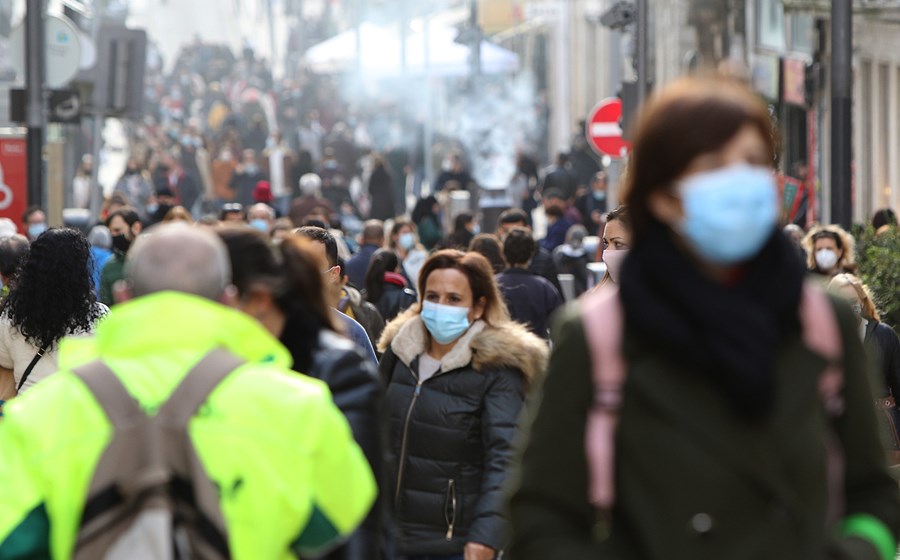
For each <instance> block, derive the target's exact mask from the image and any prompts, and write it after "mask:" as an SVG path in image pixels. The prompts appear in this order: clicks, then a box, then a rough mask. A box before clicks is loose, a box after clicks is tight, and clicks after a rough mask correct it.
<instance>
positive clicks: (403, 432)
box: [379, 250, 547, 560]
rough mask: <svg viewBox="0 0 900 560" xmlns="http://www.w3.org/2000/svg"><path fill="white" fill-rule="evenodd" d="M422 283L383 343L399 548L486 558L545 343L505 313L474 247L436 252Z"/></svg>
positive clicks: (501, 533)
mask: <svg viewBox="0 0 900 560" xmlns="http://www.w3.org/2000/svg"><path fill="white" fill-rule="evenodd" d="M419 292H420V294H421V301H420V302H419V303H417V304H416V305H414V306H413V307H412V308H410V309H409V310H408V311H407V312H406V313H404V314H402V315H400V316H399V317H397V318H396V319H395V320H394V321H393V322H391V323H390V324H388V326H387V327H386V328H385V332H384V335H383V337H382V339H381V342H380V344H379V347H380V349H381V350H382V351H383V352H384V356H383V357H382V361H381V374H382V376H383V378H384V379H385V382H386V384H387V393H386V407H387V415H388V422H389V431H388V433H389V442H390V443H389V460H388V472H387V476H388V481H389V485H388V489H389V492H388V493H387V494H386V495H387V496H388V499H390V500H392V501H393V504H394V515H395V516H396V522H397V526H398V529H399V543H398V544H399V546H398V549H399V552H400V554H402V555H404V556H405V557H406V558H407V560H423V559H430V558H442V559H448V560H449V559H459V560H462V559H463V558H464V557H465V558H466V560H491V559H493V558H495V557H496V556H498V555H500V554H501V550H502V549H503V548H504V547H505V546H506V520H505V517H504V515H503V513H502V511H503V508H502V492H501V487H502V485H503V483H504V481H505V479H506V468H507V464H508V462H509V458H510V455H511V453H512V442H513V439H514V438H515V437H516V433H517V428H516V427H517V425H518V417H519V412H520V410H521V408H522V406H523V404H524V401H525V393H526V388H527V386H528V383H529V382H530V380H533V379H534V376H535V375H537V374H538V372H540V371H541V369H542V367H543V365H544V362H545V358H546V351H547V350H546V344H545V343H544V342H543V341H541V340H540V339H539V338H537V337H536V336H534V335H532V334H531V333H529V332H528V331H527V330H526V329H525V328H524V327H522V326H521V325H518V324H517V323H514V322H512V321H510V319H509V315H508V314H507V312H506V307H505V306H504V304H503V301H502V299H501V298H500V294H499V293H498V290H497V284H496V283H495V282H494V277H493V274H492V273H491V269H490V265H489V264H488V262H487V261H486V260H485V259H484V257H482V256H481V255H478V254H475V253H468V254H464V253H461V252H459V251H451V250H446V251H439V252H437V253H435V254H434V255H432V256H431V257H429V259H428V260H427V261H426V262H425V265H424V266H423V267H422V273H421V277H420V278H419Z"/></svg>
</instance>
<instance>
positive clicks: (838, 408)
mask: <svg viewBox="0 0 900 560" xmlns="http://www.w3.org/2000/svg"><path fill="white" fill-rule="evenodd" d="M800 323H801V324H802V326H803V342H804V344H806V347H807V348H809V349H810V350H812V351H813V352H815V353H816V354H819V355H820V356H822V357H823V358H825V359H826V360H827V361H828V365H827V367H826V368H825V370H824V371H823V372H822V374H821V375H820V376H819V395H820V397H821V398H822V403H823V404H824V406H825V411H826V412H827V413H828V414H829V415H830V416H832V417H837V416H840V415H841V413H842V412H843V411H844V401H843V397H842V395H841V391H842V390H843V388H844V368H843V356H844V350H843V347H842V344H841V332H840V329H839V327H838V323H837V318H836V317H835V315H834V309H833V307H832V305H831V302H830V301H829V300H828V296H827V295H825V292H824V291H822V289H821V288H820V287H818V286H817V285H815V284H813V283H812V282H806V283H805V284H804V286H803V295H802V299H801V301H800Z"/></svg>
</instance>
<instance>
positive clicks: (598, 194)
mask: <svg viewBox="0 0 900 560" xmlns="http://www.w3.org/2000/svg"><path fill="white" fill-rule="evenodd" d="M592 194H593V196H594V200H596V201H598V202H599V201H602V200H606V193H605V192H604V191H593V193H592Z"/></svg>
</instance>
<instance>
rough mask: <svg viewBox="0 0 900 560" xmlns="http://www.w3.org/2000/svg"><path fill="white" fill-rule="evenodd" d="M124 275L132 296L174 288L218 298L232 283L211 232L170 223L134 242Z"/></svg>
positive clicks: (222, 251) (224, 257) (220, 247)
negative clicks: (129, 284)
mask: <svg viewBox="0 0 900 560" xmlns="http://www.w3.org/2000/svg"><path fill="white" fill-rule="evenodd" d="M125 278H126V279H128V281H129V282H130V283H131V291H132V295H133V296H134V297H140V296H145V295H148V294H154V293H156V292H163V291H175V292H183V293H186V294H193V295H197V296H200V297H204V298H206V299H211V300H215V301H217V300H219V299H220V298H221V297H222V295H223V293H224V292H225V288H226V287H227V286H228V285H229V283H230V282H231V263H230V262H229V260H228V251H227V250H226V249H225V245H224V244H223V243H222V241H221V240H220V239H219V238H218V236H216V235H215V234H214V233H212V232H211V231H208V230H206V229H204V228H194V227H191V226H189V225H187V224H184V223H180V222H173V223H169V224H163V225H160V226H157V227H155V228H153V229H152V230H151V231H150V233H149V234H148V235H145V236H143V237H141V238H139V239H138V240H137V241H136V242H135V244H134V246H133V247H132V248H131V251H129V252H128V258H127V260H126V262H125Z"/></svg>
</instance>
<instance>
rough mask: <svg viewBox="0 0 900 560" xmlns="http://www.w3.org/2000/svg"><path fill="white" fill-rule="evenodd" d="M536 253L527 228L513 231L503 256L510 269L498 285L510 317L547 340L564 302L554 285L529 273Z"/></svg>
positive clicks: (504, 246) (503, 273)
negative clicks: (553, 320)
mask: <svg viewBox="0 0 900 560" xmlns="http://www.w3.org/2000/svg"><path fill="white" fill-rule="evenodd" d="M536 252H537V243H536V242H535V241H534V237H532V236H531V232H529V231H528V230H527V229H524V228H517V229H514V230H512V231H510V232H509V233H508V234H507V235H506V238H505V239H504V240H503V257H504V258H505V260H506V262H507V263H508V264H509V268H507V269H506V270H504V271H503V272H502V273H500V274H498V275H497V285H498V286H499V288H500V293H501V294H503V300H504V301H505V302H506V308H507V309H509V315H510V317H512V319H513V320H514V321H518V322H519V323H522V324H523V325H525V326H527V327H528V330H530V331H531V332H533V333H534V334H536V335H537V336H539V337H541V338H547V337H548V336H549V334H548V332H547V329H548V328H549V320H550V316H551V315H552V314H553V312H554V311H556V310H557V309H558V308H559V306H560V305H562V303H563V301H562V296H561V295H560V293H559V292H557V291H556V288H554V287H553V285H552V284H551V283H550V282H547V280H545V279H544V278H541V277H540V276H538V275H537V274H534V273H532V272H530V271H529V270H528V266H529V265H530V264H531V259H532V258H533V257H534V254H535V253H536Z"/></svg>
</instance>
